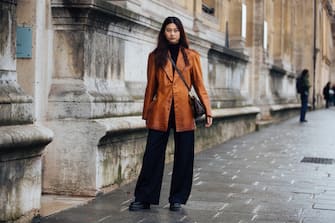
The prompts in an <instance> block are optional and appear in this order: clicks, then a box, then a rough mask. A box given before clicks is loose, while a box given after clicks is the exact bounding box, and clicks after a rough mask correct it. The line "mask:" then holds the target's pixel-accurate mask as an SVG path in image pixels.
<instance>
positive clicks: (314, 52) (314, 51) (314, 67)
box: [312, 0, 317, 110]
mask: <svg viewBox="0 0 335 223" xmlns="http://www.w3.org/2000/svg"><path fill="white" fill-rule="evenodd" d="M313 37H314V40H313V41H314V43H313V45H314V46H313V102H312V103H313V104H312V107H313V110H315V100H316V99H315V76H316V75H315V70H316V54H317V50H316V0H314V35H313Z"/></svg>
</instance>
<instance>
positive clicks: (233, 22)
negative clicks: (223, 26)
mask: <svg viewBox="0 0 335 223" xmlns="http://www.w3.org/2000/svg"><path fill="white" fill-rule="evenodd" d="M242 4H244V5H245V1H241V0H233V1H232V2H231V3H230V7H229V21H228V27H229V47H230V48H232V49H234V50H236V51H239V52H242V53H243V52H244V49H245V40H246V36H244V33H243V32H242V22H243V20H242V15H243V13H242Z"/></svg>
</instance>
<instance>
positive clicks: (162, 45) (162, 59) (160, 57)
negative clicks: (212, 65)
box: [154, 16, 189, 68]
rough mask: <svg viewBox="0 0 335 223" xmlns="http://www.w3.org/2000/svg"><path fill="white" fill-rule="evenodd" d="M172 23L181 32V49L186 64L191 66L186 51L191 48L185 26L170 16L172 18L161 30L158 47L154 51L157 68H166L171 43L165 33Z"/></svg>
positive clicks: (165, 21)
mask: <svg viewBox="0 0 335 223" xmlns="http://www.w3.org/2000/svg"><path fill="white" fill-rule="evenodd" d="M170 23H174V24H175V25H176V26H177V28H178V30H179V32H180V39H179V45H180V49H181V52H182V54H183V58H184V61H185V64H186V65H189V61H188V58H187V55H186V52H185V49H188V48H189V44H188V40H187V38H186V34H185V31H184V27H183V24H182V23H181V21H180V19H178V18H177V17H173V16H170V17H167V18H166V19H165V20H164V22H163V24H162V27H161V30H160V31H159V35H158V43H157V47H156V49H155V50H154V54H155V65H156V67H157V68H159V67H164V65H165V64H166V61H167V55H168V50H169V48H168V47H169V41H168V40H167V39H166V37H165V34H164V33H165V28H166V26H167V25H169V24H170Z"/></svg>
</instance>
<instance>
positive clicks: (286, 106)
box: [270, 104, 301, 112]
mask: <svg viewBox="0 0 335 223" xmlns="http://www.w3.org/2000/svg"><path fill="white" fill-rule="evenodd" d="M300 107H301V105H300V104H282V105H271V106H270V111H271V112H277V111H282V110H291V109H300Z"/></svg>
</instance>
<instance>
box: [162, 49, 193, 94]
mask: <svg viewBox="0 0 335 223" xmlns="http://www.w3.org/2000/svg"><path fill="white" fill-rule="evenodd" d="M168 58H169V60H170V61H171V63H172V66H173V67H174V69H175V70H176V71H177V73H178V74H179V76H180V78H181V79H182V80H183V82H184V84H185V86H186V87H187V89H188V92H191V87H189V86H188V85H187V83H186V81H185V78H184V76H183V74H182V73H181V71H180V70H179V69H178V67H177V65H176V63H175V62H174V61H173V60H172V58H171V57H170V55H169V56H168Z"/></svg>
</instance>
